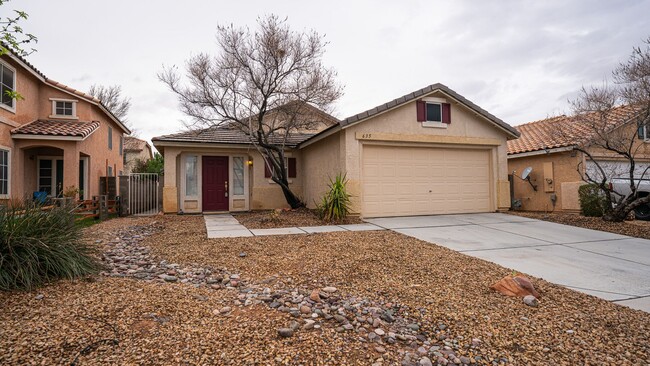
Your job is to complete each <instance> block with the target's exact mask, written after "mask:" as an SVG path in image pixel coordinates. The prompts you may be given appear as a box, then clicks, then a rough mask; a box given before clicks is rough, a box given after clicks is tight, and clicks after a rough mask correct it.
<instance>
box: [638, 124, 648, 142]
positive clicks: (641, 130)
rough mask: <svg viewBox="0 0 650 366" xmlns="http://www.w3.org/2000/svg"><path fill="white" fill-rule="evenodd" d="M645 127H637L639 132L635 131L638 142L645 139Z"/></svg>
mask: <svg viewBox="0 0 650 366" xmlns="http://www.w3.org/2000/svg"><path fill="white" fill-rule="evenodd" d="M645 130H646V129H645V126H643V125H641V126H639V130H638V131H637V136H639V140H644V139H645V138H646V136H645V132H646V131H645Z"/></svg>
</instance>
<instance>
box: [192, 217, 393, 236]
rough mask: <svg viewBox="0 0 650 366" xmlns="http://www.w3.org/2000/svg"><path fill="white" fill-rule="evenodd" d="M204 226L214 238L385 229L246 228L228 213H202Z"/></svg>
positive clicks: (355, 226)
mask: <svg viewBox="0 0 650 366" xmlns="http://www.w3.org/2000/svg"><path fill="white" fill-rule="evenodd" d="M203 218H204V219H205V228H206V230H207V232H208V239H214V238H239V237H246V236H265V235H292V234H314V233H329V232H334V231H373V230H386V229H384V228H382V227H380V226H377V225H374V224H369V223H364V224H353V225H324V226H302V227H283V228H273V229H247V228H246V227H245V226H244V225H242V224H240V223H239V221H237V219H235V218H234V217H233V216H232V215H230V214H221V215H204V216H203Z"/></svg>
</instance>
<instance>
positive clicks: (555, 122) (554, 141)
mask: <svg viewBox="0 0 650 366" xmlns="http://www.w3.org/2000/svg"><path fill="white" fill-rule="evenodd" d="M636 111H637V110H636V109H635V108H633V107H631V106H629V105H626V106H620V107H616V108H614V109H612V110H611V113H612V118H610V119H609V120H610V121H611V126H610V128H612V129H613V128H616V127H619V126H621V125H623V124H624V123H626V122H627V121H629V120H630V118H632V117H633V115H634V113H636ZM582 118H585V116H582V117H580V118H579V117H576V116H565V115H561V116H557V117H550V118H546V119H542V120H539V121H533V122H528V123H525V124H522V125H519V126H515V128H516V129H517V130H518V131H519V132H520V133H521V137H519V138H518V139H517V140H510V141H508V155H513V154H520V153H525V152H533V151H538V150H547V149H556V148H562V147H571V146H575V145H577V144H580V143H583V142H585V141H589V140H591V139H592V138H593V137H594V131H593V129H592V128H589V126H588V125H586V124H585V123H582V122H581V121H583V120H582ZM586 118H589V115H586ZM566 125H571V129H570V130H571V132H572V133H571V134H570V135H568V134H560V133H558V131H559V130H560V128H564V129H565V130H566Z"/></svg>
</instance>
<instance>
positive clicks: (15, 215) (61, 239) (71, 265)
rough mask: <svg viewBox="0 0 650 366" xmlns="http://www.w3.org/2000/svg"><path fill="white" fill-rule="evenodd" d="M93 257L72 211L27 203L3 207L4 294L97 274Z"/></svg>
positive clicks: (0, 267)
mask: <svg viewBox="0 0 650 366" xmlns="http://www.w3.org/2000/svg"><path fill="white" fill-rule="evenodd" d="M92 254H93V251H92V248H91V247H90V246H89V245H88V244H86V243H84V242H83V241H82V240H81V229H80V226H79V225H76V224H75V215H74V213H73V208H72V207H70V206H63V207H53V208H51V209H44V208H43V207H41V206H39V205H36V204H34V203H31V202H27V201H26V202H23V203H18V204H12V205H11V206H10V207H7V206H0V290H3V291H8V290H30V289H32V288H34V287H37V286H39V285H42V284H43V283H45V282H48V281H51V280H55V279H59V278H70V279H72V278H76V277H80V276H84V275H87V274H90V273H95V272H96V271H97V269H98V262H97V261H96V259H95V258H94V257H93V255H92Z"/></svg>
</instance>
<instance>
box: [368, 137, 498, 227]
mask: <svg viewBox="0 0 650 366" xmlns="http://www.w3.org/2000/svg"><path fill="white" fill-rule="evenodd" d="M362 169H363V171H362V175H363V177H362V194H363V204H362V215H363V216H365V217H377V216H408V215H431V214H450V213H470V212H488V211H490V201H491V200H490V154H489V151H488V150H474V149H447V148H419V147H396V146H373V145H365V146H364V147H363V164H362Z"/></svg>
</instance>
